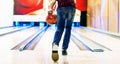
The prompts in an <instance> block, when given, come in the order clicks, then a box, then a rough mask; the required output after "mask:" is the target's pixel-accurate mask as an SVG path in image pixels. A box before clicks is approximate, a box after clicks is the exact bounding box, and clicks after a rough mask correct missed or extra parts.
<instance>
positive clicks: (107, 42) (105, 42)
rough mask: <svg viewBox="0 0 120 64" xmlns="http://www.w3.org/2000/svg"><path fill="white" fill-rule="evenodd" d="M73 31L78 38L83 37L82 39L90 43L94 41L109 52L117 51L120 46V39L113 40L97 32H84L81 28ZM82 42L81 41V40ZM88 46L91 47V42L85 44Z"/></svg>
mask: <svg viewBox="0 0 120 64" xmlns="http://www.w3.org/2000/svg"><path fill="white" fill-rule="evenodd" d="M74 31H76V32H77V33H78V35H79V36H83V37H84V38H88V39H90V40H91V41H94V43H95V44H98V45H100V46H101V45H102V46H103V47H106V48H107V49H109V50H114V51H118V50H120V49H119V45H120V43H119V42H120V39H118V38H114V37H112V36H109V35H105V34H102V33H99V32H95V31H91V30H85V29H82V28H74ZM82 40H83V39H82ZM86 44H88V45H89V46H91V47H93V44H92V42H91V43H90V42H86Z"/></svg>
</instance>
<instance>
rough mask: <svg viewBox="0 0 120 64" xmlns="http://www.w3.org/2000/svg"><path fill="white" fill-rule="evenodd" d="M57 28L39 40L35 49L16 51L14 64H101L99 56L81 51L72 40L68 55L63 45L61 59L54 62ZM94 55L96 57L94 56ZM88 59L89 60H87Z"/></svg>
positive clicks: (48, 31) (50, 30)
mask: <svg viewBox="0 0 120 64" xmlns="http://www.w3.org/2000/svg"><path fill="white" fill-rule="evenodd" d="M54 32H55V28H54V27H51V28H49V29H48V30H47V32H46V33H45V34H44V36H43V37H42V38H41V40H40V41H39V43H38V45H37V46H36V48H35V49H34V50H33V51H30V50H25V51H22V52H19V51H14V53H13V60H14V61H13V64H23V63H26V64H33V63H34V64H74V63H75V64H80V63H84V64H85V63H86V64H99V63H98V59H97V57H96V56H95V55H94V53H92V52H91V51H88V50H86V51H81V50H80V49H79V48H78V47H77V46H76V45H75V44H74V43H73V41H72V40H71V41H70V47H69V49H68V55H67V56H62V55H61V45H62V40H61V42H60V46H59V61H58V62H57V63H54V62H53V61H52V58H51V51H52V40H53V36H54ZM62 39H63V38H62ZM93 57H94V58H93ZM86 61H87V62H86Z"/></svg>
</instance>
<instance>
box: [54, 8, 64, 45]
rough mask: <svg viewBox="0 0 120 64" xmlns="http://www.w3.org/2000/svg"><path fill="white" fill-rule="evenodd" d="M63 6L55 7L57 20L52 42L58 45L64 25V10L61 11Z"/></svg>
mask: <svg viewBox="0 0 120 64" xmlns="http://www.w3.org/2000/svg"><path fill="white" fill-rule="evenodd" d="M63 10H64V8H58V9H57V17H58V21H57V25H56V26H57V30H56V32H55V35H54V39H53V44H56V45H58V46H59V42H60V40H61V37H62V34H63V31H64V26H65V12H63Z"/></svg>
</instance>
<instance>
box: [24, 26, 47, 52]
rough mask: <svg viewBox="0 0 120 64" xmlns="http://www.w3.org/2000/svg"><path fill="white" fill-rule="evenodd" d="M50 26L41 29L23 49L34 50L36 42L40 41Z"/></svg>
mask: <svg viewBox="0 0 120 64" xmlns="http://www.w3.org/2000/svg"><path fill="white" fill-rule="evenodd" d="M48 27H49V26H46V27H45V28H44V29H43V30H41V31H40V32H39V33H38V34H37V35H36V36H35V37H34V38H33V39H32V40H31V41H30V42H28V43H27V44H26V45H25V46H24V47H23V50H33V49H34V48H35V46H36V44H37V43H38V42H39V40H40V39H41V37H42V36H43V35H44V33H45V32H46V31H47V29H48Z"/></svg>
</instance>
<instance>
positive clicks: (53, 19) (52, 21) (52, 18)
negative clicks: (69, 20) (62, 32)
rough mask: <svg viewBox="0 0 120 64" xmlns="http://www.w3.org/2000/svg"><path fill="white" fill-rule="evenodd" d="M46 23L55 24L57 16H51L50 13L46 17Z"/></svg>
mask: <svg viewBox="0 0 120 64" xmlns="http://www.w3.org/2000/svg"><path fill="white" fill-rule="evenodd" d="M46 22H47V23H48V24H55V23H56V22H57V15H55V14H53V13H52V12H50V13H48V16H47V17H46Z"/></svg>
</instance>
